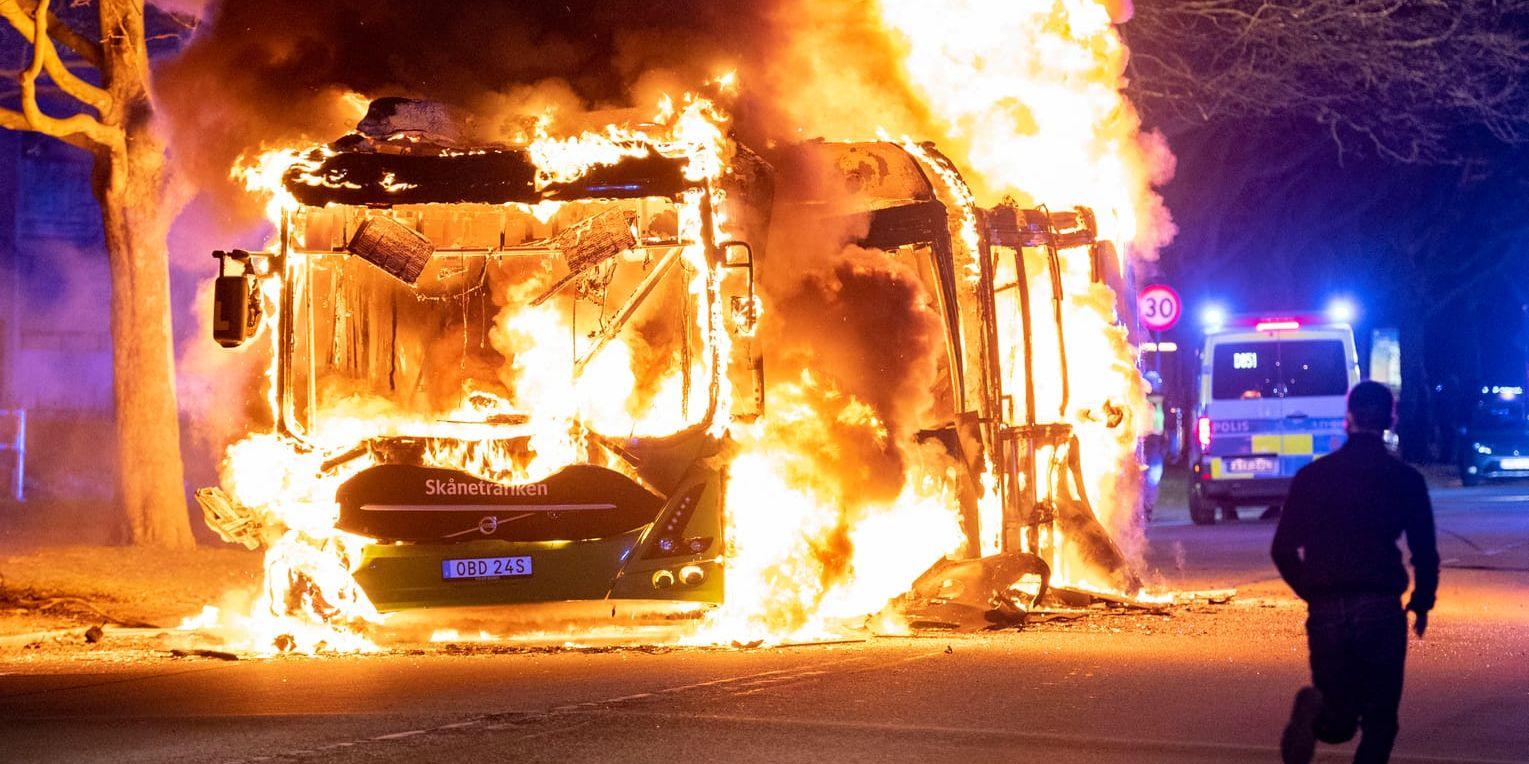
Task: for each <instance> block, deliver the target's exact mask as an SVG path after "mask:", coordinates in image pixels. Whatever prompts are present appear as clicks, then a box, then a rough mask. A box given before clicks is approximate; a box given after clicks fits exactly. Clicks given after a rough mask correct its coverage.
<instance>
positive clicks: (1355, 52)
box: [1124, 0, 1529, 162]
mask: <svg viewBox="0 0 1529 764" xmlns="http://www.w3.org/2000/svg"><path fill="white" fill-rule="evenodd" d="M1526 24H1529V0H1285V1H1284V2H1274V1H1272V0H1183V1H1178V0H1175V1H1172V2H1169V1H1166V0H1142V2H1139V3H1137V5H1136V14H1135V17H1134V18H1133V19H1132V20H1131V21H1130V22H1129V23H1128V24H1126V25H1125V27H1124V33H1125V35H1126V37H1127V41H1128V42H1129V43H1130V45H1131V50H1132V57H1131V64H1130V67H1131V68H1130V76H1131V90H1132V94H1133V96H1134V97H1135V98H1136V100H1137V101H1138V102H1140V103H1141V104H1142V106H1143V107H1144V108H1145V109H1146V110H1147V111H1148V113H1149V115H1150V116H1151V117H1152V118H1153V119H1154V120H1155V121H1158V122H1160V123H1163V124H1165V125H1169V126H1171V125H1173V124H1174V123H1177V124H1181V125H1193V124H1203V123H1206V122H1212V121H1218V120H1223V119H1227V118H1241V117H1302V118H1309V119H1312V120H1315V121H1316V122H1318V123H1320V124H1321V125H1324V126H1326V128H1327V129H1328V130H1330V131H1331V134H1332V136H1333V138H1334V139H1335V140H1336V141H1338V143H1339V146H1340V147H1353V148H1358V147H1360V146H1367V147H1368V148H1370V149H1371V150H1373V151H1375V152H1376V153H1378V154H1379V155H1381V156H1383V157H1386V158H1389V159H1392V160H1397V161H1401V162H1437V161H1455V160H1457V159H1459V157H1460V153H1461V152H1460V147H1461V145H1462V142H1464V143H1467V144H1468V143H1469V142H1470V139H1471V138H1472V137H1479V134H1486V135H1490V136H1492V137H1494V138H1496V139H1498V140H1500V141H1504V142H1509V143H1517V142H1520V141H1524V140H1526V139H1529V35H1525V34H1524V32H1523V29H1524V27H1525V25H1526Z"/></svg>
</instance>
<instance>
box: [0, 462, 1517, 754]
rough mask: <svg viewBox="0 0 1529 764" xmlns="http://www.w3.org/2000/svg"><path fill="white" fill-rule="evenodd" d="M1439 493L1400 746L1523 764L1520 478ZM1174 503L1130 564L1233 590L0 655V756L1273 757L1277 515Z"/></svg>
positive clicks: (1286, 670) (1278, 644) (1281, 674)
mask: <svg viewBox="0 0 1529 764" xmlns="http://www.w3.org/2000/svg"><path fill="white" fill-rule="evenodd" d="M1436 502H1437V516H1438V522H1439V526H1440V528H1441V530H1442V533H1441V536H1442V551H1443V553H1444V557H1445V558H1446V559H1447V563H1446V565H1447V570H1446V571H1445V575H1444V586H1443V589H1442V592H1441V597H1440V608H1439V610H1438V611H1436V613H1435V618H1434V623H1433V627H1432V629H1431V631H1430V632H1429V633H1428V637H1427V639H1426V640H1423V641H1421V642H1417V641H1415V642H1413V643H1412V653H1411V657H1410V661H1409V666H1408V672H1409V673H1408V687H1407V696H1406V700H1405V702H1404V706H1403V717H1402V725H1403V729H1402V734H1401V738H1400V740H1399V743H1398V747H1397V756H1396V759H1395V760H1397V761H1439V762H1444V761H1449V762H1471V761H1529V668H1526V653H1529V605H1526V604H1525V603H1524V594H1525V593H1526V591H1529V572H1526V571H1529V546H1526V544H1529V486H1505V487H1491V488H1483V489H1470V490H1464V489H1443V490H1440V491H1439V492H1438V493H1437V494H1436ZM1179 515H1180V513H1179V512H1177V511H1175V510H1173V509H1172V508H1165V509H1164V511H1162V512H1161V513H1160V516H1159V518H1158V520H1157V522H1156V524H1155V525H1154V527H1153V528H1152V529H1151V533H1150V536H1151V550H1150V552H1149V554H1148V559H1149V561H1150V562H1151V563H1152V564H1153V565H1154V566H1155V567H1156V569H1157V570H1158V575H1160V576H1161V580H1162V581H1164V582H1165V583H1169V584H1174V585H1178V586H1182V587H1185V588H1211V587H1221V586H1228V585H1236V586H1237V587H1239V592H1240V593H1239V595H1238V597H1237V598H1236V599H1235V600H1233V602H1232V603H1230V604H1226V605H1219V606H1209V605H1202V606H1197V607H1191V608H1187V609H1181V610H1178V611H1175V612H1173V613H1172V614H1171V615H1168V616H1142V615H1133V616H1099V617H1095V618H1091V619H1088V620H1086V621H1080V622H1071V623H1066V624H1050V625H1045V626H1040V627H1035V628H1031V629H1029V630H1026V631H1024V632H1004V633H993V634H986V635H981V636H938V637H924V638H887V639H874V640H871V641H867V642H858V643H849V644H834V645H818V646H805V647H791V648H777V649H759V650H694V649H691V650H668V651H639V650H621V651H606V652H553V653H527V652H512V653H505V652H497V653H496V652H477V653H468V654H446V653H444V652H441V651H439V650H430V651H422V652H419V653H418V654H390V655H381V656H360V657H347V658H284V659H274V660H244V661H238V662H232V663H225V662H217V661H194V660H193V661H187V660H164V659H153V660H145V661H142V662H134V663H127V664H123V663H121V662H102V663H94V662H87V661H81V660H73V661H67V662H58V663H54V664H48V663H43V664H36V663H28V664H15V663H12V664H6V663H0V760H3V761H7V762H15V761H71V762H73V761H97V760H101V761H107V760H109V761H114V762H128V761H169V760H188V761H256V760H270V759H302V758H313V759H320V760H341V761H393V760H407V761H443V762H446V761H450V762H476V761H519V760H524V761H570V760H572V761H578V760H611V759H621V760H627V761H677V760H704V759H716V760H770V761H794V760H803V761H807V760H810V761H825V760H827V761H835V760H850V761H858V760H920V761H927V760H935V761H945V760H963V761H965V760H1005V761H1013V760H1033V761H1045V762H1095V761H1121V762H1128V761H1129V762H1158V761H1162V762H1170V761H1171V762H1224V761H1275V760H1277V753H1276V751H1275V748H1274V744H1275V742H1276V741H1277V739H1278V734H1279V729H1280V727H1281V726H1282V724H1283V721H1284V714H1285V712H1286V710H1287V708H1288V704H1289V701H1290V698H1291V695H1292V694H1293V692H1294V691H1295V689H1296V688H1297V687H1299V686H1300V685H1301V684H1302V683H1303V681H1304V679H1305V676H1306V668H1305V653H1304V645H1303V643H1302V633H1301V618H1302V615H1303V614H1302V611H1301V609H1300V607H1299V605H1298V603H1296V602H1294V601H1293V600H1291V599H1290V598H1289V596H1288V595H1287V594H1286V593H1285V592H1284V591H1283V589H1282V587H1280V586H1279V585H1278V584H1277V582H1275V581H1273V580H1272V575H1273V574H1272V570H1271V568H1270V566H1269V565H1268V563H1267V557H1266V549H1267V545H1268V540H1269V537H1270V535H1271V534H1272V532H1273V526H1272V524H1270V523H1267V522H1256V521H1244V522H1240V523H1234V524H1228V525H1219V526H1214V527H1196V526H1192V525H1189V524H1188V523H1187V522H1185V521H1183V520H1182V519H1181V518H1180V517H1179ZM1350 750H1351V748H1350V749H1341V748H1340V749H1332V750H1329V751H1327V752H1326V753H1325V754H1324V755H1325V756H1326V757H1327V760H1332V761H1340V760H1346V758H1347V755H1351V754H1348V753H1346V752H1347V751H1350Z"/></svg>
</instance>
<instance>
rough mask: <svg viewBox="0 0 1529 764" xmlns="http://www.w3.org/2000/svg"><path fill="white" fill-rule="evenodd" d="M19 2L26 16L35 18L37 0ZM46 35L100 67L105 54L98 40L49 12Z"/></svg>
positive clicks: (27, 35)
mask: <svg viewBox="0 0 1529 764" xmlns="http://www.w3.org/2000/svg"><path fill="white" fill-rule="evenodd" d="M20 3H21V7H22V10H25V11H26V12H27V15H28V16H30V17H32V18H36V16H37V0H20ZM22 34H23V35H25V36H26V37H27V38H28V39H30V38H31V35H29V34H27V33H26V32H22ZM48 36H49V37H52V38H53V39H54V40H56V41H58V42H59V43H60V44H62V45H63V46H64V47H66V48H68V49H69V50H72V51H74V53H75V54H76V55H78V56H79V57H80V58H83V59H85V60H86V61H87V62H89V63H90V65H91V66H94V67H96V68H97V69H99V68H101V66H102V63H103V62H104V61H105V60H106V58H105V55H104V54H103V53H102V52H101V43H100V42H98V41H96V40H92V39H90V38H89V37H86V36H85V35H82V34H80V33H79V32H76V31H74V29H73V28H72V27H70V26H69V25H68V24H65V23H64V22H63V20H62V19H60V18H59V17H58V16H55V15H53V14H51V13H50V14H49V15H48Z"/></svg>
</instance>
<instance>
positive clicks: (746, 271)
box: [722, 241, 759, 336]
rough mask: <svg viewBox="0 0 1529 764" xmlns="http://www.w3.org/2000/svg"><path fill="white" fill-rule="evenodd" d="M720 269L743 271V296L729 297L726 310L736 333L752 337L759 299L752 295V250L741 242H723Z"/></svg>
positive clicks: (757, 319)
mask: <svg viewBox="0 0 1529 764" xmlns="http://www.w3.org/2000/svg"><path fill="white" fill-rule="evenodd" d="M722 267H724V268H729V269H739V270H741V271H743V275H744V277H745V284H746V286H745V288H744V290H743V294H737V295H731V296H730V297H729V303H730V304H729V305H728V308H729V310H730V312H731V314H732V322H733V326H734V328H736V330H737V331H738V333H739V334H742V335H744V336H753V334H754V329H755V325H756V324H757V323H758V322H759V299H758V297H756V296H755V294H754V249H753V248H752V247H750V246H749V245H748V244H747V243H745V242H741V241H729V242H724V243H723V244H722Z"/></svg>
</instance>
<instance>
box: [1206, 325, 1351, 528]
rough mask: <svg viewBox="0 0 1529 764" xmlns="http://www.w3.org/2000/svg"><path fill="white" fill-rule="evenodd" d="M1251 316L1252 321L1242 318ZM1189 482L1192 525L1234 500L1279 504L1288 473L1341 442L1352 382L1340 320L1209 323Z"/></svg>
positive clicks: (1229, 511) (1232, 512)
mask: <svg viewBox="0 0 1529 764" xmlns="http://www.w3.org/2000/svg"><path fill="white" fill-rule="evenodd" d="M1248 324H1251V325H1248ZM1200 360H1201V366H1200V382H1199V401H1198V418H1197V419H1196V422H1195V435H1196V437H1195V440H1194V442H1193V452H1192V457H1193V461H1192V465H1191V466H1192V469H1193V480H1192V482H1191V484H1190V488H1189V517H1190V519H1191V520H1193V521H1194V522H1195V523H1196V524H1199V525H1207V524H1210V523H1214V522H1216V514H1217V510H1220V512H1221V513H1222V514H1223V515H1225V516H1226V517H1227V518H1228V519H1231V518H1235V517H1236V516H1237V508H1238V507H1239V506H1266V507H1269V508H1270V510H1271V512H1273V511H1277V510H1278V508H1280V507H1281V506H1282V505H1283V504H1284V503H1285V497H1286V496H1287V495H1288V494H1289V492H1290V480H1291V478H1292V477H1294V476H1295V473H1296V471H1297V470H1299V469H1300V468H1302V467H1304V466H1306V465H1308V464H1310V463H1311V462H1312V460H1313V459H1316V458H1317V457H1319V456H1322V455H1324V454H1327V453H1330V452H1332V451H1334V450H1336V449H1337V448H1338V447H1339V446H1341V445H1343V440H1344V427H1343V416H1344V411H1345V398H1346V396H1347V394H1348V391H1349V388H1350V387H1353V386H1354V384H1355V383H1357V382H1358V381H1359V356H1358V353H1357V352H1356V351H1355V348H1354V332H1353V330H1352V329H1351V328H1350V327H1349V326H1348V325H1347V324H1341V323H1336V322H1308V321H1302V320H1298V319H1263V320H1256V321H1251V320H1250V321H1246V322H1239V324H1238V325H1234V326H1231V327H1226V328H1221V329H1217V330H1214V331H1210V332H1207V334H1206V337H1205V346H1204V349H1203V351H1202V352H1201V356H1200Z"/></svg>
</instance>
